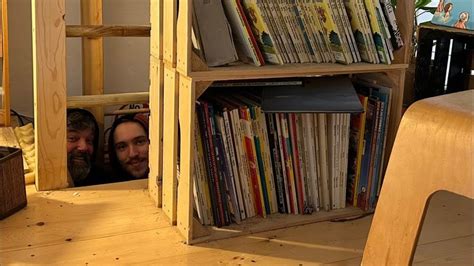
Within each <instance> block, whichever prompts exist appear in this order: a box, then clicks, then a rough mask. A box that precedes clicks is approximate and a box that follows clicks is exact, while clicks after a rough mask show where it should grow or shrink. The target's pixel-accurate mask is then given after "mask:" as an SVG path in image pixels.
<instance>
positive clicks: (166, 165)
mask: <svg viewBox="0 0 474 266" xmlns="http://www.w3.org/2000/svg"><path fill="white" fill-rule="evenodd" d="M178 82H179V76H178V72H176V70H175V69H173V68H170V67H168V66H165V67H164V88H165V89H164V93H163V205H162V206H163V211H164V212H165V214H166V215H167V216H168V217H169V218H170V222H171V223H172V224H176V219H177V218H176V217H177V214H176V210H177V207H176V201H177V194H176V193H177V180H176V177H177V169H176V167H177V157H178V102H179V97H178V89H179V85H178V84H179V83H178ZM165 154H166V155H165Z"/></svg>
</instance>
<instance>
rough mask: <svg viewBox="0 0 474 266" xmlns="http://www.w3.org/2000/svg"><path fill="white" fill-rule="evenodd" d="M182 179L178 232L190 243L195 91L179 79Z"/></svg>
mask: <svg viewBox="0 0 474 266" xmlns="http://www.w3.org/2000/svg"><path fill="white" fill-rule="evenodd" d="M179 83H180V84H179V95H180V97H179V125H180V133H181V138H180V149H181V152H180V157H181V161H180V169H179V170H180V179H179V186H178V206H179V207H178V217H177V218H178V223H177V226H178V230H179V231H180V232H181V234H182V235H183V236H184V238H185V239H186V242H188V243H189V240H191V239H192V236H193V232H192V229H193V226H192V225H193V220H192V218H193V215H192V213H193V204H192V199H193V197H192V187H193V178H194V176H193V174H194V149H193V143H194V141H195V140H194V130H195V128H194V119H195V101H196V99H195V90H194V83H193V82H192V80H191V79H189V78H187V77H185V76H181V77H180V79H179Z"/></svg>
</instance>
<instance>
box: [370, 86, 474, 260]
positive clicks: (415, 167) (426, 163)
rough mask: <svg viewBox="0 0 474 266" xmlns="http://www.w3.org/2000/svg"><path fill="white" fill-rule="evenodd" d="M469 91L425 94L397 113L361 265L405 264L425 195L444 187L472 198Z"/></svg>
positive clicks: (473, 111)
mask: <svg viewBox="0 0 474 266" xmlns="http://www.w3.org/2000/svg"><path fill="white" fill-rule="evenodd" d="M473 137H474V91H473V90H468V91H463V92H459V93H454V94H448V95H443V96H439V97H433V98H428V99H425V100H421V101H419V102H416V103H415V104H413V105H412V106H411V107H410V108H409V109H408V110H407V112H406V114H405V115H404V117H403V118H402V121H401V124H400V127H399V130H398V132H397V136H396V139H395V143H394V146H393V150H392V153H391V156H390V160H389V163H388V167H387V171H386V174H385V179H384V184H383V186H382V190H381V193H380V198H379V202H378V205H377V209H376V212H375V216H374V219H373V221H372V226H371V228H370V233H369V237H368V240H367V244H366V247H365V250H364V257H363V260H362V264H363V265H408V264H410V263H411V262H412V260H413V254H414V251H415V250H414V249H415V247H416V242H417V240H418V236H419V234H420V232H421V225H422V224H423V219H424V215H425V211H426V209H427V205H428V203H429V200H430V197H431V196H432V195H433V194H434V193H435V192H437V191H440V190H447V191H450V192H453V193H456V194H459V195H463V196H466V197H469V198H474V192H473V190H474V188H473V178H474V174H473V173H474V170H473V166H474V161H473V159H474V158H473V152H474V138H473Z"/></svg>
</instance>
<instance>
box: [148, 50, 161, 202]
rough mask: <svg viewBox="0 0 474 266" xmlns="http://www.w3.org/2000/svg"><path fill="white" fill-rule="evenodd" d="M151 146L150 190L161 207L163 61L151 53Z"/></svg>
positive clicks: (151, 195) (152, 196)
mask: <svg viewBox="0 0 474 266" xmlns="http://www.w3.org/2000/svg"><path fill="white" fill-rule="evenodd" d="M149 128H150V131H149V138H150V148H149V166H150V173H149V176H148V181H149V182H148V190H149V192H150V197H151V198H153V200H154V201H155V203H156V206H159V207H161V206H162V202H163V199H162V197H163V191H162V190H163V167H162V166H163V63H162V62H161V61H160V60H158V59H157V58H155V57H154V56H153V55H150V127H149Z"/></svg>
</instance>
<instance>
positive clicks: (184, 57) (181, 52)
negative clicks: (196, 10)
mask: <svg viewBox="0 0 474 266" xmlns="http://www.w3.org/2000/svg"><path fill="white" fill-rule="evenodd" d="M192 12H193V10H192V1H179V14H178V22H177V29H176V31H177V36H178V39H177V40H176V41H177V47H176V49H177V51H176V53H177V55H176V57H177V60H178V62H177V66H176V67H177V68H178V69H179V70H180V72H181V73H183V74H185V75H186V76H189V73H191V69H192V68H193V65H192V64H193V60H191V53H192V52H191V50H192V49H191V46H192V44H191V22H192V19H191V18H192Z"/></svg>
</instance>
